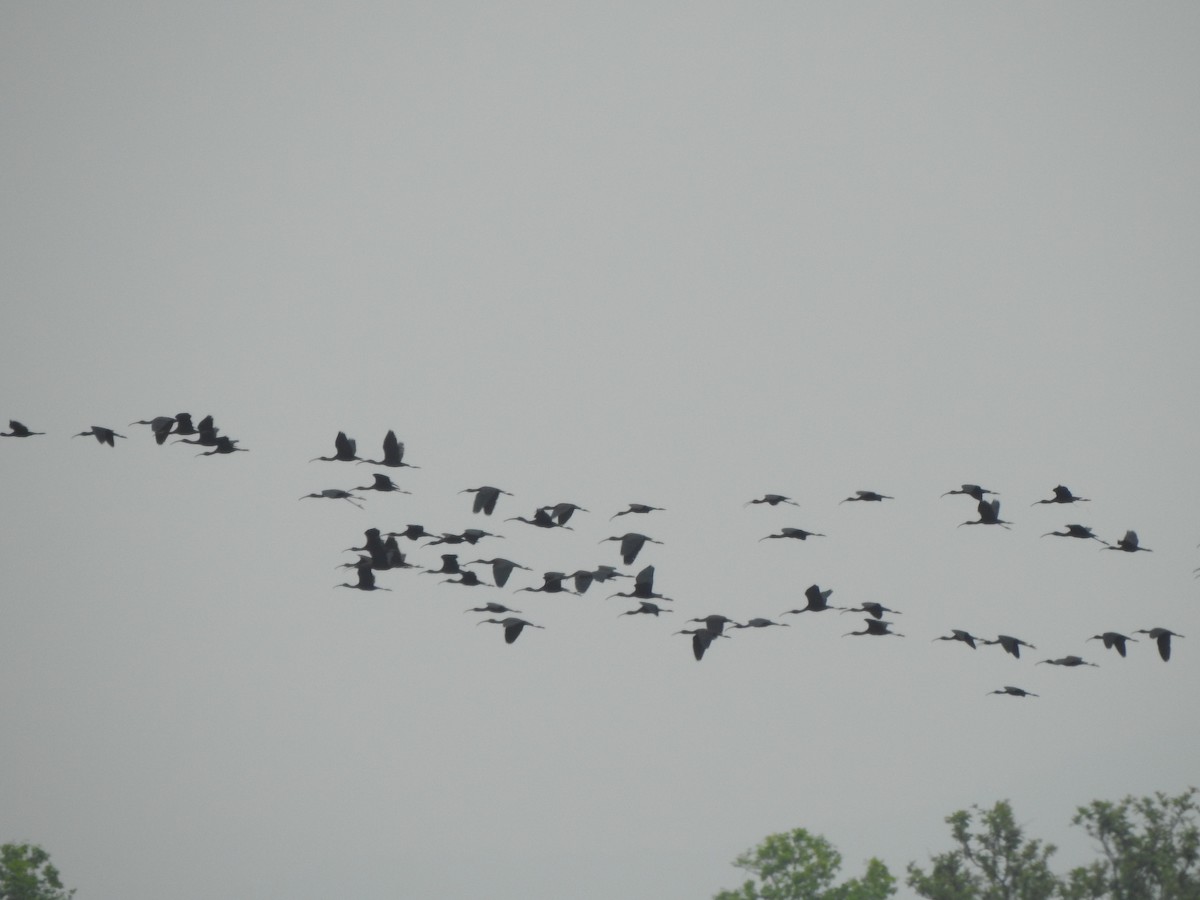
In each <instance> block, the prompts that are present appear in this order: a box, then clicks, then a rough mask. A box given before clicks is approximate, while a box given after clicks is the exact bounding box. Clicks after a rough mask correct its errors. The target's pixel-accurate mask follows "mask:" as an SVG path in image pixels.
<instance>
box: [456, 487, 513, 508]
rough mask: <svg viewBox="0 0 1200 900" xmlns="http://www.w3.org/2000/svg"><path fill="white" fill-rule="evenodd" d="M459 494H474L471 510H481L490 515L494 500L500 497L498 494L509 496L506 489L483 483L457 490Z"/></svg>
mask: <svg viewBox="0 0 1200 900" xmlns="http://www.w3.org/2000/svg"><path fill="white" fill-rule="evenodd" d="M459 493H460V494H474V495H475V502H474V504H473V505H472V507H471V508H472V511H473V512H481V513H483V514H484V515H485V516H490V515H491V514H492V512H493V511H494V510H495V509H496V501H497V500H499V499H500V495H501V494H504V496H506V497H511V496H512V494H510V493H509V492H508V491H502V490H500V488H498V487H492V486H491V485H487V484H485V485H484V486H483V487H477V488H465V489H463V490H461V491H459Z"/></svg>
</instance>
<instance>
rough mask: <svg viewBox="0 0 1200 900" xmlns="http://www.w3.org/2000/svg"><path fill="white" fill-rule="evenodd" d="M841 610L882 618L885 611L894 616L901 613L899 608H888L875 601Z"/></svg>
mask: <svg viewBox="0 0 1200 900" xmlns="http://www.w3.org/2000/svg"><path fill="white" fill-rule="evenodd" d="M842 612H843V613H848V612H865V613H866V614H867V615H869V616H873V617H874V618H876V619H882V618H883V614H884V613H885V612H886V613H891V614H892V615H894V616H898V615H901V612H900V610H898V609H888V608H887V607H886V606H884V605H883V604H882V603H875V602H874V601H870V602H867V603H864V604H863V605H862V606H848V607H846V608H845V609H843V610H842Z"/></svg>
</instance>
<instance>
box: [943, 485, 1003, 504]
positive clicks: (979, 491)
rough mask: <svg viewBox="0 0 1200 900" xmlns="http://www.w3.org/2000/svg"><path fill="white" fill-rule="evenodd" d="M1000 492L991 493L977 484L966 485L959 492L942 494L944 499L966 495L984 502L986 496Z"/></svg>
mask: <svg viewBox="0 0 1200 900" xmlns="http://www.w3.org/2000/svg"><path fill="white" fill-rule="evenodd" d="M999 493H1000V492H999V491H990V490H988V489H987V488H985V487H980V486H979V485H977V484H964V485H963V486H962V487H961V488H960V489H959V490H957V491H946V493H944V494H942V496H943V497H949V496H950V495H951V494H966V495H967V496H968V497H974V498H975V499H976V500H982V499H983V495H984V494H997V495H998V494H999Z"/></svg>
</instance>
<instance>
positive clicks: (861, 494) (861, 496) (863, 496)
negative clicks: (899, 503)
mask: <svg viewBox="0 0 1200 900" xmlns="http://www.w3.org/2000/svg"><path fill="white" fill-rule="evenodd" d="M895 499H896V498H895V497H889V496H888V495H887V494H877V493H876V492H875V491H855V492H854V496H853V497H847V498H846V499H845V500H841V501H839V502H840V503H856V502H858V501H859V500H866V501H868V502H875V503H878V502H879V501H880V500H895Z"/></svg>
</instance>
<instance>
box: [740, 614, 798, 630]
mask: <svg viewBox="0 0 1200 900" xmlns="http://www.w3.org/2000/svg"><path fill="white" fill-rule="evenodd" d="M772 625H778V626H779V627H781V628H790V627H791V626H790V625H789V624H788V623H787V622H772V621H771V620H770V619H763V618H759V617H757V616H756V617H755V618H753V619H747V620H746V621H745V623H743V624H739V623H737V622H731V623H730V625H729V627H730V628H770V627H771V626H772Z"/></svg>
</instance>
